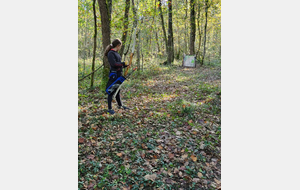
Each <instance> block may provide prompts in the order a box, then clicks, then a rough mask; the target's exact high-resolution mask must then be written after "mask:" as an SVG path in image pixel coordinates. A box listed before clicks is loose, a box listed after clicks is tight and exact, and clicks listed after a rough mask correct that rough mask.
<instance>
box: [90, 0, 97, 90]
mask: <svg viewBox="0 0 300 190" xmlns="http://www.w3.org/2000/svg"><path fill="white" fill-rule="evenodd" d="M95 4H96V0H93V13H94V24H95V25H94V27H95V34H94V50H93V62H92V72H93V73H92V77H91V88H92V87H93V86H94V71H95V57H96V48H97V16H96V8H95Z"/></svg>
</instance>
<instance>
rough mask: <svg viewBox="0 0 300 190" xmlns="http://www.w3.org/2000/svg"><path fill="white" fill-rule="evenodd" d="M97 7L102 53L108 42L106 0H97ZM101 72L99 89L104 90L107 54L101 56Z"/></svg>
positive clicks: (107, 66)
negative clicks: (102, 67) (100, 25)
mask: <svg viewBox="0 0 300 190" xmlns="http://www.w3.org/2000/svg"><path fill="white" fill-rule="evenodd" d="M98 3H99V9H100V14H101V23H102V27H101V29H102V53H104V51H105V48H106V47H107V46H108V45H109V44H110V22H109V17H110V15H109V14H108V9H107V4H106V0H98ZM103 65H104V69H103V74H102V80H101V81H102V83H101V90H105V87H106V83H107V81H108V73H109V68H110V66H109V63H108V59H107V56H103Z"/></svg>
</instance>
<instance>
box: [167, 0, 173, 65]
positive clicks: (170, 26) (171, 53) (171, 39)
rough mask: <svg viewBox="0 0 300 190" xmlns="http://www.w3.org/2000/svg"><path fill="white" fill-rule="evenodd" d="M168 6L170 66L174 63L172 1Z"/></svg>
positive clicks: (170, 0)
mask: <svg viewBox="0 0 300 190" xmlns="http://www.w3.org/2000/svg"><path fill="white" fill-rule="evenodd" d="M168 2H169V3H168V6H169V29H168V60H167V63H168V64H171V63H172V62H173V61H174V43H173V28H172V25H173V24H172V0H169V1H168Z"/></svg>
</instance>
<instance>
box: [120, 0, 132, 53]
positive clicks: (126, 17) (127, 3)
mask: <svg viewBox="0 0 300 190" xmlns="http://www.w3.org/2000/svg"><path fill="white" fill-rule="evenodd" d="M129 8H130V0H126V4H125V15H124V30H123V35H122V43H123V45H122V47H121V49H120V55H121V58H122V56H123V52H124V48H125V44H126V39H127V31H128V14H129Z"/></svg>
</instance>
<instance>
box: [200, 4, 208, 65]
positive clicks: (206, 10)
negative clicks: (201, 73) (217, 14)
mask: <svg viewBox="0 0 300 190" xmlns="http://www.w3.org/2000/svg"><path fill="white" fill-rule="evenodd" d="M207 12H208V0H205V25H204V42H203V55H202V59H201V66H202V65H203V64H204V58H205V50H206V49H205V44H206V29H207Z"/></svg>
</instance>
